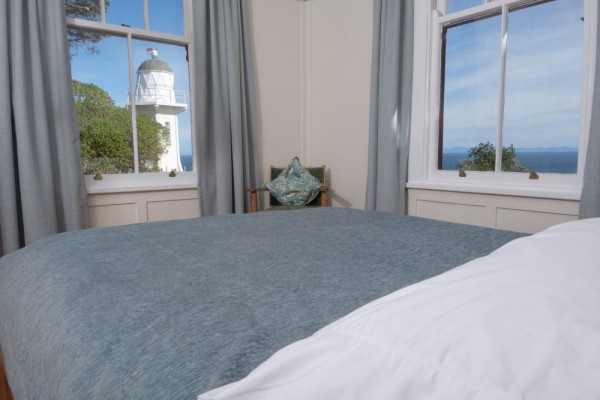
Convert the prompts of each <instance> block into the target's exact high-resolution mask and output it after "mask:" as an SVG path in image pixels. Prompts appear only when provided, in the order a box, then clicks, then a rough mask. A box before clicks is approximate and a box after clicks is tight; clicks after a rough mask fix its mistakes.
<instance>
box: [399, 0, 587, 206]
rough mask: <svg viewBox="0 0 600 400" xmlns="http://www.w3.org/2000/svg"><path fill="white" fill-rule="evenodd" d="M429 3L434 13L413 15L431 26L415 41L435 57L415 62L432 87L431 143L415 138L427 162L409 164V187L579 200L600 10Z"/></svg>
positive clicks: (486, 1) (546, 4) (579, 0)
mask: <svg viewBox="0 0 600 400" xmlns="http://www.w3.org/2000/svg"><path fill="white" fill-rule="evenodd" d="M423 3H426V2H423ZM427 3H428V4H429V6H430V7H431V8H430V10H429V11H424V12H421V14H419V12H417V13H416V15H422V16H423V17H422V18H430V20H429V21H428V25H429V28H425V31H421V33H422V35H421V38H419V37H418V34H419V32H417V39H416V40H417V44H416V45H417V46H418V42H419V40H424V41H425V42H426V44H427V46H425V48H428V49H429V50H428V51H429V54H428V55H426V56H423V57H421V60H424V62H425V64H427V68H418V63H419V62H421V61H419V60H416V61H415V62H416V63H417V64H416V68H415V70H416V71H417V72H416V74H417V75H418V74H429V77H424V78H423V82H424V84H425V85H429V90H428V94H427V96H426V97H427V98H426V99H425V100H426V103H427V107H426V109H428V110H429V111H428V113H429V117H425V118H428V119H429V121H428V122H427V123H426V124H425V125H426V126H424V130H425V132H426V139H424V140H421V139H419V138H417V140H416V142H417V143H416V147H421V150H418V149H417V150H413V144H412V143H411V155H412V156H413V158H414V156H415V154H417V155H418V156H420V154H419V151H422V154H426V157H420V159H424V161H422V162H421V163H422V165H420V166H418V165H416V162H415V161H413V162H411V165H413V166H415V165H416V168H413V173H411V175H409V187H411V185H410V184H411V180H412V181H413V183H414V182H415V181H420V182H421V183H419V184H422V183H430V184H436V183H440V184H451V185H454V186H455V187H456V189H457V190H460V189H459V187H460V186H462V187H466V186H469V185H471V186H472V187H471V188H469V189H467V191H478V190H477V188H476V186H478V187H484V186H487V189H486V190H484V192H490V191H491V192H497V193H499V194H502V192H503V189H502V188H503V187H504V188H511V190H512V189H517V191H518V190H525V191H529V192H530V193H529V194H532V195H541V196H545V194H544V193H542V192H543V191H545V192H546V194H548V193H549V191H551V192H553V194H552V195H550V196H554V195H556V193H558V192H569V194H566V195H565V196H564V197H565V198H573V197H575V196H574V195H573V193H575V192H578V190H580V186H581V173H582V170H583V160H584V157H585V144H586V142H587V137H586V135H587V126H588V125H587V124H589V118H590V117H589V116H590V113H589V97H590V96H591V93H590V92H591V91H590V90H588V86H589V85H588V79H587V74H588V71H590V65H589V63H590V57H589V53H590V52H589V49H591V47H592V45H595V44H593V43H592V41H593V36H594V35H592V34H591V32H592V31H593V30H594V31H595V29H596V21H595V16H594V13H593V12H591V9H592V7H596V6H597V5H596V6H594V5H592V3H593V2H588V1H587V0H445V1H441V0H438V1H429V2H427ZM419 7H426V6H424V5H419ZM418 23H419V22H418V21H416V22H415V25H418ZM427 29H429V31H426V30H427ZM423 37H426V39H423ZM418 58H419V56H418V55H417V56H416V59H418ZM420 71H425V72H420ZM418 79H419V78H418V77H417V80H418ZM413 118H414V113H413ZM414 136H415V135H412V136H411V141H412V140H413V138H414ZM419 184H417V186H418V185H419ZM413 187H416V186H414V185H413ZM494 188H496V189H498V190H494ZM536 190H538V191H541V192H538V193H533V192H534V191H536ZM513 192H514V191H513ZM507 194H508V193H507ZM514 194H521V193H514ZM561 196H562V195H561V194H559V195H558V196H557V197H561ZM577 196H578V193H577Z"/></svg>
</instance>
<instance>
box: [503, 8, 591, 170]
mask: <svg viewBox="0 0 600 400" xmlns="http://www.w3.org/2000/svg"><path fill="white" fill-rule="evenodd" d="M582 17H583V1H582V0H557V1H553V2H548V3H542V4H538V5H535V6H531V7H527V8H521V9H518V10H513V11H511V12H510V13H509V19H508V21H509V30H508V42H507V43H508V44H507V58H506V88H505V113H504V131H503V143H504V147H509V146H511V145H513V146H514V149H515V152H516V158H517V160H518V162H519V163H520V164H521V165H523V167H524V169H526V170H530V171H536V172H556V173H577V149H578V145H579V117H580V101H581V76H582V66H583V22H582ZM503 161H504V162H503V166H502V169H503V170H507V171H511V170H514V168H513V167H514V165H513V163H509V162H508V161H507V160H503Z"/></svg>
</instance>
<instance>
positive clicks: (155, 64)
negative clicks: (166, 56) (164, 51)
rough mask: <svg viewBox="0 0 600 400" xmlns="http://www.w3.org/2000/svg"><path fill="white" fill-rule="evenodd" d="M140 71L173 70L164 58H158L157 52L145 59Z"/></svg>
mask: <svg viewBox="0 0 600 400" xmlns="http://www.w3.org/2000/svg"><path fill="white" fill-rule="evenodd" d="M137 70H138V72H141V71H165V72H171V73H172V72H173V70H172V69H171V67H169V64H167V63H166V62H164V61H163V60H161V59H159V58H158V55H157V54H153V55H152V58H150V59H148V60H146V61H144V62H143V63H141V64H140V66H139V67H138V69H137Z"/></svg>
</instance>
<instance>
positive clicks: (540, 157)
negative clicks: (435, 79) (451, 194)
mask: <svg viewBox="0 0 600 400" xmlns="http://www.w3.org/2000/svg"><path fill="white" fill-rule="evenodd" d="M180 157H181V166H182V167H183V169H184V171H192V169H193V161H192V156H191V155H181V156H180ZM467 158H469V156H468V154H467V152H466V151H465V152H444V156H443V165H442V169H445V170H457V169H458V168H457V167H456V164H458V162H459V161H461V160H464V159H467ZM517 159H518V160H519V163H520V164H521V165H523V166H524V167H525V168H526V169H527V171H535V172H545V173H549V172H550V173H558V174H575V173H577V151H549V152H544V151H518V150H517Z"/></svg>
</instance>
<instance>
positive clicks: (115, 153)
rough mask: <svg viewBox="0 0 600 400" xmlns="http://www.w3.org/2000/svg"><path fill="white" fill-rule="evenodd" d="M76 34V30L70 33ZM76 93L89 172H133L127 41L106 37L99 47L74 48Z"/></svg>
mask: <svg viewBox="0 0 600 400" xmlns="http://www.w3.org/2000/svg"><path fill="white" fill-rule="evenodd" d="M71 34H73V35H75V36H76V33H70V35H71ZM73 46H75V45H74V44H72V45H71V53H72V59H71V70H72V77H73V95H74V98H75V109H76V114H77V122H78V125H79V131H80V138H81V150H82V157H83V164H84V172H85V173H86V174H95V173H97V172H100V173H104V174H107V173H131V172H133V149H132V138H133V135H132V128H131V113H130V112H129V110H128V109H127V108H126V107H125V100H126V92H125V90H124V88H126V87H127V86H128V85H129V72H128V70H129V62H128V60H127V41H126V39H125V38H121V37H111V36H105V37H102V38H101V39H100V40H98V41H97V42H96V43H95V51H94V52H88V51H82V50H81V49H79V50H77V49H75V50H73Z"/></svg>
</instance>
